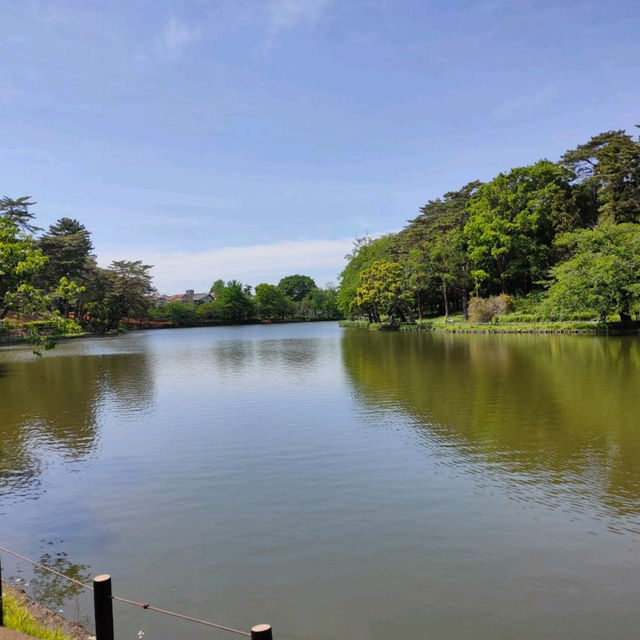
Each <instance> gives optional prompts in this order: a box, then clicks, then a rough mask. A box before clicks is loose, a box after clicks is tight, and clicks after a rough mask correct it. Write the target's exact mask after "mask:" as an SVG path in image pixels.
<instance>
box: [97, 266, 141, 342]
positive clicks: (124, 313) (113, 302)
mask: <svg viewBox="0 0 640 640" xmlns="http://www.w3.org/2000/svg"><path fill="white" fill-rule="evenodd" d="M150 269H151V265H148V264H142V262H141V261H140V260H136V261H130V260H116V261H114V262H112V263H111V266H110V267H109V268H108V269H98V270H97V271H96V272H95V274H94V276H93V279H92V283H91V286H92V290H93V294H94V296H95V297H93V301H92V302H90V303H88V304H87V312H88V315H89V317H90V322H91V324H92V325H93V326H94V328H95V329H97V330H98V331H112V330H114V329H116V328H117V327H118V325H119V324H120V321H121V320H123V319H124V318H145V317H146V316H147V312H148V308H149V300H148V298H149V295H150V294H151V293H152V292H153V287H152V285H151V274H150V273H149V270H150Z"/></svg>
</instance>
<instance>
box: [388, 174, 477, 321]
mask: <svg viewBox="0 0 640 640" xmlns="http://www.w3.org/2000/svg"><path fill="white" fill-rule="evenodd" d="M481 184H482V183H480V182H479V181H477V180H476V181H473V182H469V183H468V184H466V185H464V186H463V187H462V188H461V189H459V190H458V191H450V192H448V193H445V194H444V196H443V197H442V198H438V199H436V200H430V201H429V202H428V203H427V204H426V205H424V206H423V207H421V209H420V215H419V216H418V217H417V218H415V219H413V220H411V221H410V222H409V225H408V226H407V227H406V228H405V229H403V230H402V231H401V232H400V233H399V234H398V240H397V247H398V249H399V252H400V256H401V259H402V260H403V261H404V262H405V264H406V268H407V279H408V284H409V287H410V288H411V290H412V291H413V292H414V295H415V298H416V307H417V310H418V314H419V316H420V317H423V315H424V311H425V307H426V306H427V305H430V306H432V305H433V304H434V302H435V301H436V300H437V297H438V296H440V297H441V299H442V305H443V310H444V313H445V315H449V311H450V309H451V308H452V307H455V308H462V310H463V313H464V314H465V316H466V315H467V299H468V296H469V290H470V288H471V286H472V279H471V275H470V274H471V264H470V259H469V256H468V253H467V244H466V239H465V237H464V234H463V233H462V231H463V229H464V226H465V224H466V223H467V221H468V219H469V212H468V203H469V201H470V199H471V198H473V196H474V195H475V194H476V193H477V192H478V189H479V188H480V186H481ZM452 298H453V300H452Z"/></svg>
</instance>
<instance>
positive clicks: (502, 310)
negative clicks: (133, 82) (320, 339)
mask: <svg viewBox="0 0 640 640" xmlns="http://www.w3.org/2000/svg"><path fill="white" fill-rule="evenodd" d="M33 205H35V203H34V202H32V201H31V200H30V199H29V198H28V197H21V198H18V199H16V200H12V199H10V198H8V197H3V198H0V337H2V336H4V338H5V339H10V338H8V336H11V334H16V335H19V337H20V339H21V340H24V341H30V342H34V343H40V344H43V345H44V346H45V348H47V347H50V346H53V344H54V342H55V338H56V336H61V335H73V334H80V333H82V332H85V333H98V334H108V333H110V332H114V331H118V330H119V329H120V328H121V327H123V326H126V325H127V324H128V325H130V326H134V325H135V323H138V326H143V325H144V324H145V323H146V324H148V325H149V326H160V325H163V324H164V325H165V326H197V325H207V324H216V323H220V324H242V323H245V322H250V321H277V320H280V321H286V320H295V319H339V318H341V317H345V318H347V319H351V320H362V319H363V318H366V320H367V322H368V324H369V325H370V326H375V325H376V324H380V323H381V321H382V317H384V316H392V317H394V318H396V319H397V320H398V321H399V322H400V323H402V324H404V323H413V322H414V321H415V319H416V318H417V319H418V321H426V320H428V319H429V318H431V317H434V316H438V315H443V316H445V318H447V319H450V318H451V316H452V315H454V314H462V316H463V317H464V323H456V322H453V323H448V322H447V323H445V324H444V325H443V327H442V330H447V331H449V330H455V331H462V330H466V331H469V330H476V329H474V327H475V325H482V326H481V327H480V328H478V330H481V331H485V332H486V331H496V329H495V326H501V325H502V322H503V319H508V320H506V321H508V322H511V321H516V322H517V320H516V317H517V318H520V321H521V322H522V326H516V325H511V326H510V327H509V329H508V331H509V332H516V331H548V330H554V331H555V330H565V329H566V330H580V331H586V332H598V331H602V332H611V331H612V330H617V328H616V327H609V326H608V325H607V317H608V316H611V315H612V314H615V315H617V316H618V317H619V320H620V323H621V325H622V327H623V328H628V329H633V325H634V323H633V318H634V316H635V320H636V322H637V321H638V319H639V314H640V138H639V139H634V138H633V137H632V136H630V135H628V134H627V133H626V132H625V131H623V130H619V131H606V132H604V133H601V134H598V135H596V136H594V137H592V138H591V139H590V140H588V141H587V142H585V143H583V144H579V145H578V146H577V147H576V148H575V149H570V150H568V151H567V152H565V153H564V154H563V155H562V157H561V158H560V160H559V161H557V162H552V161H550V160H546V159H543V160H539V161H537V162H536V163H534V164H532V165H529V166H524V167H517V168H515V169H511V170H510V171H508V172H506V173H500V174H499V175H498V176H496V177H495V178H493V179H492V180H489V181H488V182H485V183H483V182H480V181H478V180H476V181H473V182H469V183H468V184H466V185H464V186H463V187H462V188H460V189H459V190H458V191H451V192H448V193H445V194H444V195H443V196H442V197H441V198H436V199H435V200H430V201H429V202H427V204H425V205H424V206H423V207H421V208H420V214H419V215H418V216H417V217H416V218H414V219H412V220H410V221H409V222H408V224H407V225H406V226H405V228H404V229H402V230H401V231H400V232H398V233H395V234H388V235H385V236H383V237H381V238H377V239H371V238H361V239H358V240H356V242H355V245H354V248H353V251H352V252H351V253H350V254H349V255H348V256H346V258H347V260H348V263H347V265H346V267H345V268H344V270H343V271H342V273H341V274H340V284H339V288H337V289H336V288H334V287H333V286H330V285H327V287H326V288H324V289H322V288H320V287H318V286H316V283H315V282H314V281H313V280H312V279H311V278H310V277H309V276H305V275H300V274H295V275H291V276H287V277H285V278H282V279H281V280H280V282H279V283H278V284H277V285H276V284H269V283H261V284H259V285H257V286H256V287H255V291H253V290H252V287H250V286H246V285H244V284H243V283H242V282H239V281H237V280H231V281H229V282H226V283H225V282H223V281H222V280H216V281H215V282H214V283H213V284H212V286H211V289H210V292H209V294H204V296H205V297H206V298H207V300H208V301H207V302H205V303H204V304H200V305H197V304H195V300H194V299H193V297H192V299H191V301H190V302H191V303H187V302H185V301H182V300H181V296H170V297H169V298H168V299H167V298H166V297H165V298H163V299H162V300H161V301H160V298H159V297H158V296H157V295H154V294H155V293H157V292H155V291H154V289H153V284H152V279H151V275H150V269H151V266H150V265H145V264H143V263H142V262H141V261H139V260H120V261H114V262H113V263H112V264H111V265H110V266H109V267H108V268H106V269H105V268H101V267H98V266H97V262H96V258H95V256H94V255H93V253H92V252H93V245H92V243H91V237H90V233H89V231H88V230H87V229H86V228H85V227H84V226H83V225H82V224H81V223H80V222H78V221H77V220H73V219H70V218H61V219H60V220H58V221H57V222H56V223H55V224H53V225H51V226H50V227H49V229H48V230H47V231H44V232H43V230H42V229H39V228H38V227H37V226H36V225H35V223H34V218H35V216H34V214H33V212H32V210H31V208H32V207H33ZM191 294H193V292H192V291H191ZM176 298H177V299H176ZM592 317H595V318H596V319H597V322H596V323H595V324H593V323H592V324H591V325H584V324H580V325H575V324H573V325H566V326H565V325H561V324H559V323H563V322H576V321H577V322H582V321H584V322H586V321H589V320H591V318H592ZM154 323H156V324H154ZM531 323H534V324H533V325H532V324H531ZM536 323H537V324H536ZM450 324H451V326H449V325H450ZM605 327H606V329H605ZM437 328H439V326H435V325H434V327H432V329H437Z"/></svg>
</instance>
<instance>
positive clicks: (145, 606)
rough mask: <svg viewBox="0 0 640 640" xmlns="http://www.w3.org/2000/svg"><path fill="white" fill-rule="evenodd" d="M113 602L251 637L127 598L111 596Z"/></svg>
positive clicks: (247, 635)
mask: <svg viewBox="0 0 640 640" xmlns="http://www.w3.org/2000/svg"><path fill="white" fill-rule="evenodd" d="M111 597H112V599H113V600H115V601H117V602H124V604H131V605H133V606H134V607H140V608H141V609H148V610H149V611H156V612H157V613H164V614H165V615H166V616H173V617H174V618H180V619H181V620H189V621H190V622H197V623H198V624H203V625H205V626H206V627H213V628H214V629H222V630H223V631H230V632H231V633H237V634H238V635H239V636H246V637H247V638H249V637H251V634H250V633H247V632H246V631H241V630H240V629H234V628H233V627H225V626H224V625H222V624H216V623H215V622H208V621H207V620H200V619H199V618H193V617H192V616H186V615H184V614H183V613H176V612H175V611H167V609H160V608H159V607H154V606H153V605H150V604H149V603H148V602H136V601H135V600H128V599H127V598H121V597H120V596H111Z"/></svg>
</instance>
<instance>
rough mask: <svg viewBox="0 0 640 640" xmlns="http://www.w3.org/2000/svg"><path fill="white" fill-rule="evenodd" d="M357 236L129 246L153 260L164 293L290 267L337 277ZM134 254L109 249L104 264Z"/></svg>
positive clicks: (261, 276) (272, 275) (268, 276)
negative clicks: (189, 248) (197, 247)
mask: <svg viewBox="0 0 640 640" xmlns="http://www.w3.org/2000/svg"><path fill="white" fill-rule="evenodd" d="M352 244H353V239H352V238H344V239H340V240H298V241H287V242H278V243H274V244H256V245H249V246H242V247H222V248H219V249H210V250H208V251H201V252H186V251H174V252H169V251H167V252H158V251H147V252H145V251H144V250H139V249H137V250H135V251H131V250H130V249H127V254H129V253H131V254H135V255H136V258H137V259H140V260H142V261H143V262H145V263H146V264H152V265H154V267H153V271H152V273H153V277H154V284H155V286H156V287H157V289H158V290H160V291H162V292H165V293H175V292H179V291H182V290H184V289H192V288H196V289H201V290H208V289H209V287H210V286H211V283H212V282H213V281H214V280H217V279H218V278H222V279H223V280H231V279H234V278H235V279H238V280H242V281H243V282H246V283H248V284H251V285H256V284H259V283H260V282H271V283H277V282H278V281H279V280H280V278H282V277H284V276H286V275H290V274H292V273H303V274H307V275H310V276H311V277H313V278H315V279H316V281H317V283H318V285H320V286H323V285H324V284H325V283H326V282H328V281H334V282H335V280H336V278H337V275H338V273H339V272H340V271H341V270H342V269H343V268H344V265H345V260H344V256H345V255H346V254H347V253H348V252H349V251H350V250H351V249H352ZM121 259H130V256H129V255H118V254H116V253H115V252H113V253H112V255H105V253H104V252H101V260H100V262H101V263H102V264H104V265H105V266H106V265H108V264H109V263H110V262H111V261H112V260H121Z"/></svg>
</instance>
